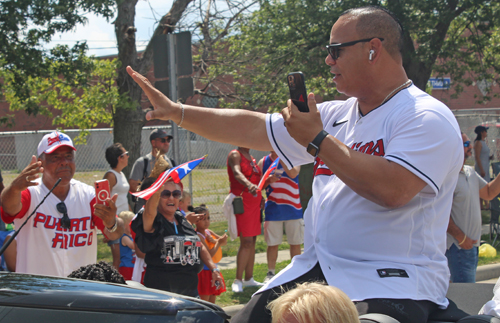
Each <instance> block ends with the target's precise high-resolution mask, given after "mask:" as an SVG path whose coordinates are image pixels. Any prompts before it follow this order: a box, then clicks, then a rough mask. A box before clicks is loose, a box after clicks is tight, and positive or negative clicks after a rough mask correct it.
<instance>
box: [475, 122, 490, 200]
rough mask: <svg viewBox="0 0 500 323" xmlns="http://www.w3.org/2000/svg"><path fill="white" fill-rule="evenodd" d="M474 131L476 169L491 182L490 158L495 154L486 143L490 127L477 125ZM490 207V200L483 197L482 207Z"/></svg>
mask: <svg viewBox="0 0 500 323" xmlns="http://www.w3.org/2000/svg"><path fill="white" fill-rule="evenodd" d="M474 132H475V133H476V135H477V136H476V139H474V155H475V159H476V165H475V169H476V172H477V173H478V174H479V175H481V177H482V178H483V179H484V180H485V181H486V182H489V181H490V180H491V178H490V160H491V159H493V155H490V147H488V144H487V143H486V137H488V128H487V127H484V126H477V127H476V128H475V129H474ZM489 208H490V204H489V202H488V201H485V200H483V199H481V209H483V210H488V209H489Z"/></svg>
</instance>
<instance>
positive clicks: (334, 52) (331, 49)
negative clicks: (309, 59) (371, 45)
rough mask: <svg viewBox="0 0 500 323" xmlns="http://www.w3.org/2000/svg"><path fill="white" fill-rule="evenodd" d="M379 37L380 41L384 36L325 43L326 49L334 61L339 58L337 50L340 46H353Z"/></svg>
mask: <svg viewBox="0 0 500 323" xmlns="http://www.w3.org/2000/svg"><path fill="white" fill-rule="evenodd" d="M375 38H377V39H380V41H383V40H384V38H380V37H372V38H365V39H360V40H355V41H350V42H347V43H338V44H330V45H326V49H327V50H328V54H330V56H331V57H332V59H333V60H334V61H336V60H337V59H338V58H339V51H340V49H341V48H342V47H348V46H353V45H356V44H357V43H367V42H369V41H371V40H372V39H375Z"/></svg>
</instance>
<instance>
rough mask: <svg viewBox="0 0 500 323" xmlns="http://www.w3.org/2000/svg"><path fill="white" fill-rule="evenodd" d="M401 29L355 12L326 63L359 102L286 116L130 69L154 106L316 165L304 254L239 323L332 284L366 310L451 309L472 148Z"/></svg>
mask: <svg viewBox="0 0 500 323" xmlns="http://www.w3.org/2000/svg"><path fill="white" fill-rule="evenodd" d="M402 35H403V32H402V27H401V25H400V24H399V22H398V21H397V20H396V18H394V16H393V15H392V14H391V13H390V12H388V11H386V10H385V9H382V8H380V7H363V8H356V9H351V10H348V11H346V12H344V13H343V14H342V15H341V16H340V17H339V19H338V20H337V22H336V23H335V24H334V25H333V27H332V29H331V33H330V45H328V55H327V56H326V59H325V62H326V64H327V65H328V66H329V68H330V71H331V73H332V74H334V78H333V81H334V82H335V83H336V85H337V90H338V91H340V92H341V93H345V94H346V95H348V96H350V97H351V98H350V99H348V100H346V101H331V102H325V103H322V104H318V105H317V104H316V100H315V96H314V94H313V93H310V94H309V95H308V107H309V110H310V112H309V113H302V112H300V111H299V110H298V109H297V107H296V106H295V105H294V104H292V102H291V100H288V102H287V105H288V106H287V107H286V108H285V109H283V111H282V114H268V115H265V114H260V113H257V112H253V111H247V110H218V109H207V108H199V107H194V106H187V105H186V106H184V105H182V104H179V103H174V102H172V101H170V100H169V99H168V98H167V97H165V96H164V95H162V94H161V92H159V91H158V90H156V89H155V88H154V87H152V86H151V84H150V83H149V82H148V81H147V80H146V78H144V77H143V76H141V75H139V74H138V73H136V72H135V71H134V70H133V69H132V68H130V67H128V68H127V70H128V72H129V74H130V75H131V76H132V77H133V79H134V80H135V81H136V82H137V83H138V84H139V85H140V86H141V88H142V89H143V90H144V91H145V93H146V95H147V96H148V97H149V99H150V102H151V103H152V105H153V106H154V107H155V110H154V111H151V112H148V114H147V116H146V118H148V119H153V118H156V119H163V120H166V119H171V120H173V121H174V122H176V123H181V124H182V127H183V128H184V129H187V130H190V131H193V132H195V133H197V134H199V135H202V136H204V137H206V138H209V139H211V140H216V141H222V142H227V143H230V144H233V145H239V146H244V147H250V148H252V149H257V150H274V151H275V152H276V153H277V154H278V156H279V157H280V160H282V161H283V162H284V163H285V164H286V165H287V167H288V168H292V167H294V166H296V165H302V164H307V163H310V162H313V161H314V162H315V163H316V165H315V178H314V182H313V196H312V198H311V200H310V201H309V204H308V206H307V209H306V211H305V213H304V223H305V229H304V253H303V254H302V255H299V256H296V257H294V258H293V260H292V262H291V264H290V265H289V266H287V267H286V268H285V269H284V270H282V271H281V272H280V273H279V274H277V275H276V276H275V277H274V278H273V279H272V280H270V281H269V282H268V283H267V284H266V285H265V286H264V287H262V289H261V290H259V292H258V293H256V295H254V297H252V299H251V300H250V302H249V303H248V304H247V305H246V306H245V307H244V308H243V309H242V310H241V311H240V312H239V313H238V314H237V315H235V316H234V317H233V318H232V319H231V322H233V323H234V322H270V321H271V317H270V314H269V312H268V311H266V310H265V306H266V305H267V303H268V302H269V301H270V300H272V299H274V298H276V297H277V295H279V294H280V293H281V292H282V288H284V289H285V290H286V289H289V288H293V287H294V286H295V284H296V283H299V282H304V281H310V280H315V279H324V280H326V281H327V282H328V284H329V285H333V286H336V287H338V288H340V289H342V290H343V291H344V292H345V293H346V294H347V295H348V296H349V297H350V298H351V299H352V300H353V301H354V302H355V303H356V307H357V309H358V312H359V313H360V314H365V313H382V314H386V315H388V316H390V317H393V318H395V319H397V320H399V321H400V322H411V323H413V322H414V323H422V322H426V321H427V318H428V316H429V314H430V313H432V312H433V311H435V310H436V309H437V308H438V307H441V308H445V307H446V306H447V305H448V300H447V299H446V292H447V289H448V281H449V271H448V267H447V262H446V257H445V255H444V252H445V249H446V228H447V225H448V219H449V212H450V209H451V201H452V195H453V189H454V188H455V185H456V182H457V173H458V171H459V170H460V168H461V167H462V161H463V149H462V148H461V147H462V140H461V136H460V130H459V127H458V124H457V122H456V120H455V118H454V116H453V114H452V113H451V112H450V110H449V109H448V108H447V107H446V106H445V105H444V104H442V103H441V102H439V101H438V100H435V99H434V98H432V97H431V96H429V95H428V94H426V93H425V92H423V91H421V90H420V89H418V88H417V87H416V86H414V85H413V84H412V82H411V81H410V80H409V79H408V77H407V75H406V72H405V70H404V68H403V66H402V55H401V49H402Z"/></svg>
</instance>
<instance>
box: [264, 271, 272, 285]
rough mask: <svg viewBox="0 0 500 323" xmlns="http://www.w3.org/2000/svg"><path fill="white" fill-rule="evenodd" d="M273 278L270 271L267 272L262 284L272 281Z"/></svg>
mask: <svg viewBox="0 0 500 323" xmlns="http://www.w3.org/2000/svg"><path fill="white" fill-rule="evenodd" d="M273 277H274V274H273V273H272V272H271V271H269V272H267V275H266V278H265V279H264V284H267V282H268V281H270V280H271V279H273Z"/></svg>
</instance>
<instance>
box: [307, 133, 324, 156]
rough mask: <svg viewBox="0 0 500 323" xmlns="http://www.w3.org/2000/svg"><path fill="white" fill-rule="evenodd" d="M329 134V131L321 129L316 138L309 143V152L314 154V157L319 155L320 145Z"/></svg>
mask: <svg viewBox="0 0 500 323" xmlns="http://www.w3.org/2000/svg"><path fill="white" fill-rule="evenodd" d="M326 136H328V132H326V131H325V130H321V131H320V133H318V135H317V136H316V138H314V140H313V141H312V142H310V143H309V145H307V152H308V153H309V154H310V155H312V156H313V157H318V154H319V146H320V145H321V142H322V141H323V140H324V139H325V138H326Z"/></svg>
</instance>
